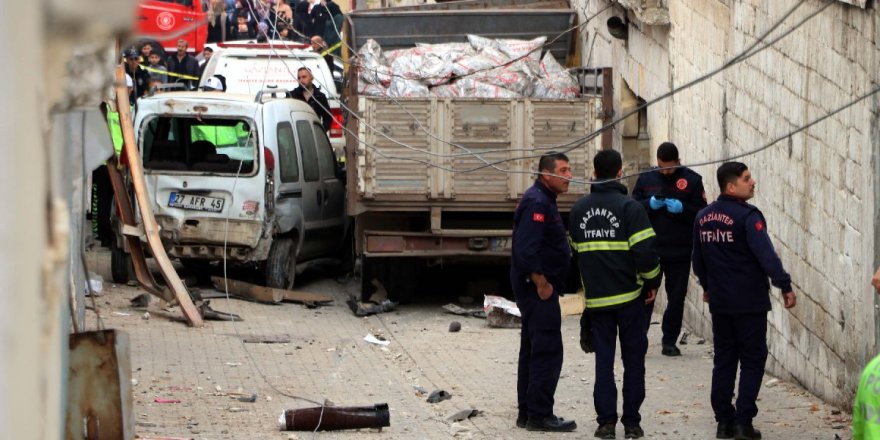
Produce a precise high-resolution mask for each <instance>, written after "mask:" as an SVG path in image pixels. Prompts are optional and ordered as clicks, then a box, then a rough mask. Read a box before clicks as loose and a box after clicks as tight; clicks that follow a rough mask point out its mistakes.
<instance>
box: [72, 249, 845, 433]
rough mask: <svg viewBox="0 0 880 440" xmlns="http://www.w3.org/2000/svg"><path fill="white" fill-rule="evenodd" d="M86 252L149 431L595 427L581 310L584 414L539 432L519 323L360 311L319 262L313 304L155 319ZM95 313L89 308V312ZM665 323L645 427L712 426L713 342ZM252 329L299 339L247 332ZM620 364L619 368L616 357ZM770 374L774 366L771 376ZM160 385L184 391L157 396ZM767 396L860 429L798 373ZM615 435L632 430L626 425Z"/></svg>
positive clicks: (780, 405)
mask: <svg viewBox="0 0 880 440" xmlns="http://www.w3.org/2000/svg"><path fill="white" fill-rule="evenodd" d="M88 260H89V264H90V268H91V269H92V270H93V271H95V272H97V273H99V274H101V275H102V276H104V278H105V279H106V280H107V281H105V290H104V292H103V295H102V296H101V297H100V298H99V299H98V305H99V307H100V309H101V312H102V314H103V317H104V321H105V323H106V325H107V326H108V327H111V328H116V329H119V330H123V331H126V332H128V333H129V335H130V338H131V350H132V353H131V356H132V366H133V367H132V368H133V369H134V371H133V372H132V377H133V378H134V380H135V381H136V384H135V386H134V387H133V390H134V396H135V415H136V422H137V425H136V432H137V434H138V436H139V437H140V438H153V439H158V438H175V439H176V438H182V439H190V438H191V439H206V440H207V439H242V440H246V439H282V440H284V439H311V438H334V439H335V438H341V439H348V438H370V439H447V438H474V439H526V438H570V439H576V438H583V439H590V438H593V431H594V430H595V427H596V426H595V412H594V410H593V404H592V381H593V374H594V370H593V358H592V355H589V356H588V355H586V354H584V353H583V352H581V351H580V348H579V346H578V342H577V335H578V318H577V317H566V318H565V319H563V329H562V332H563V336H564V344H565V363H564V365H563V369H562V377H561V379H560V382H559V387H558V390H557V393H556V412H557V413H558V414H559V415H561V416H564V417H566V418H569V419H575V420H577V422H578V425H579V427H578V430H577V431H575V432H573V433H567V434H548V433H532V432H527V431H525V430H521V429H518V428H516V427H515V426H514V420H515V418H516V404H515V402H516V386H515V384H516V358H517V351H518V341H519V330H516V329H495V328H489V327H487V326H486V321H485V320H483V319H478V318H468V317H462V316H455V315H450V314H447V313H445V312H444V311H443V310H442V309H441V306H442V302H437V301H435V303H431V304H424V303H420V304H416V305H407V306H402V307H399V308H398V309H397V310H396V311H393V312H389V313H385V314H381V315H374V316H370V317H366V318H357V317H355V316H354V315H353V314H352V313H351V311H350V310H349V308H348V306H347V305H346V304H345V299H347V298H348V297H349V296H350V295H354V294H355V292H356V291H357V289H358V286H359V282H358V281H357V280H348V281H346V282H343V283H340V282H337V281H336V280H335V279H333V278H332V277H325V278H322V277H321V276H320V275H311V276H308V277H307V278H308V279H305V280H304V282H303V284H302V285H301V286H298V289H300V290H303V291H308V292H314V293H322V294H328V295H331V296H333V298H334V299H335V301H334V302H333V304H332V305H330V306H326V307H320V308H317V309H309V308H306V307H305V306H302V305H299V304H282V305H277V306H272V305H261V304H255V303H249V302H244V301H239V300H226V299H214V300H211V307H212V308H214V309H215V310H219V311H224V312H231V313H237V314H239V315H241V317H242V318H243V319H244V321H243V322H237V323H231V322H216V321H212V322H208V323H207V325H206V326H205V327H204V328H198V329H194V328H188V327H186V326H185V325H184V324H182V323H180V322H176V321H173V320H170V319H169V317H168V316H169V314H168V313H167V312H165V311H163V310H161V309H160V308H159V307H158V306H157V304H156V302H155V301H154V302H153V304H151V306H150V308H149V310H148V312H149V319H144V314H145V313H146V312H145V311H144V310H138V309H132V308H131V307H130V306H129V300H130V299H131V298H133V297H135V296H136V295H138V294H140V293H142V291H141V290H139V289H137V288H134V287H128V286H119V285H114V284H112V283H111V282H110V281H109V279H110V274H109V254H107V253H106V252H93V253H90V254H89V256H88ZM205 290H207V289H205ZM452 297H455V296H452ZM438 301H442V300H438ZM89 315H90V316H92V317H93V316H94V315H93V314H91V313H89ZM655 318H657V317H656V316H655ZM452 321H459V322H461V324H462V329H461V331H460V332H457V333H450V332H449V331H448V328H449V324H450V322H452ZM94 325H95V323H94V319H93V318H90V321H89V326H90V327H91V328H93V327H94ZM657 327H659V326H654V327H652V330H651V334H650V340H651V346H650V347H649V351H648V357H647V361H646V362H647V371H648V373H647V378H646V382H647V387H648V389H647V398H646V400H645V404H644V405H643V407H642V417H643V421H642V426H643V428H644V429H645V432H646V437H645V438H648V439H712V438H714V434H715V423H714V421H713V419H712V413H711V408H710V405H709V400H708V399H709V386H710V378H711V370H712V361H711V350H712V348H711V345H710V344H709V343H708V342H706V343H704V344H698V342H699V341H698V338H697V337H694V336H691V337H690V338H689V342H690V343H689V344H688V345H683V346H682V352H683V356H682V357H679V358H668V357H664V356H661V355H660V354H659V352H660V346H659V343H660V342H659V338H660V335H659V328H657ZM368 334H374V335H381V336H384V337H385V338H387V339H388V340H389V341H390V344H389V345H388V346H387V347H382V346H379V345H375V344H371V343H369V342H366V341H365V340H364V337H365V336H366V335H368ZM246 338H269V339H271V338H275V339H279V338H281V339H283V338H287V339H289V342H287V343H245V342H243V340H244V339H246ZM616 368H617V377H618V380H619V379H620V377H621V372H622V366H621V365H620V363H619V361H618V363H617V367H616ZM771 379H772V378H771V377H766V378H765V382H766V381H770V380H771ZM620 386H621V384H620V383H618V387H620ZM419 389H424V390H425V391H427V392H428V393H430V392H431V391H433V390H437V389H443V390H446V391H447V392H449V393H450V394H451V395H452V398H451V399H449V400H445V401H442V402H440V403H436V404H430V403H427V402H426V397H427V396H426V395H420V392H419V391H418V390H419ZM252 394H256V395H257V399H256V402H253V403H249V402H241V401H239V399H238V398H239V397H243V396H250V395H252ZM291 396H299V397H303V398H306V399H309V400H311V401H313V402H317V403H320V402H323V401H324V400H325V399H326V400H329V401H331V402H332V403H334V404H336V405H339V406H362V405H372V404H374V403H383V402H385V403H388V404H389V406H390V409H391V426H390V427H388V428H384V429H383V430H381V431H378V430H375V429H373V430H358V431H335V432H319V433H311V432H282V431H279V428H278V418H279V415H280V414H281V413H282V411H283V410H284V409H289V408H303V407H309V406H315V404H314V403H309V402H307V401H304V400H301V399H297V398H294V397H291ZM157 399H159V401H162V399H171V400H179V401H180V403H157ZM759 407H760V410H761V412H760V414H759V415H758V418H757V419H756V421H755V424H756V426H757V427H758V428H759V429H761V430H762V431H763V433H764V438H765V439H817V440H833V439H835V434H837V435H839V436H840V438H841V439H844V440H846V439H849V438H850V437H851V435H850V431H849V415H848V414H847V413H846V412H843V413H841V412H839V411H838V410H837V409H836V408H834V407H831V406H828V405H825V404H823V403H822V402H821V401H820V400H819V399H818V398H816V397H815V396H812V395H810V394H809V393H807V392H805V391H804V390H803V389H801V388H799V387H797V386H795V385H792V384H788V383H784V382H779V383H774V384H772V386H765V387H764V388H763V389H762V391H761V400H760V402H759ZM465 408H476V409H478V410H480V414H479V415H478V416H476V417H473V418H471V419H468V420H465V421H462V422H451V421H449V420H447V417H448V416H449V415H451V414H453V413H455V412H457V411H458V410H461V409H465ZM618 438H623V428H622V427H620V426H618Z"/></svg>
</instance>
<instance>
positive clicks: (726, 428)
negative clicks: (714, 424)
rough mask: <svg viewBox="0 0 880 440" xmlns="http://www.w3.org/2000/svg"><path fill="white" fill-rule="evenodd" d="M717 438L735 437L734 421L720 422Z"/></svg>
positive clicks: (716, 433)
mask: <svg viewBox="0 0 880 440" xmlns="http://www.w3.org/2000/svg"><path fill="white" fill-rule="evenodd" d="M715 438H733V422H718V430H717V431H715Z"/></svg>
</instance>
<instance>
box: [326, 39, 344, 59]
mask: <svg viewBox="0 0 880 440" xmlns="http://www.w3.org/2000/svg"><path fill="white" fill-rule="evenodd" d="M340 47H342V42H341V41H340V42H338V43H336V44H334V45H332V46H330V48H328V49H327V50H325V51H323V52H321V56H322V57H325V56H327V55H329V54H330V52H333V51H334V50H336V49H339V48H340Z"/></svg>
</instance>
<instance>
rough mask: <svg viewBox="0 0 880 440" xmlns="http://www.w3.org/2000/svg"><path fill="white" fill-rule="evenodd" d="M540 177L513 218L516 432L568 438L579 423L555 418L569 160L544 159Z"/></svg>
mask: <svg viewBox="0 0 880 440" xmlns="http://www.w3.org/2000/svg"><path fill="white" fill-rule="evenodd" d="M538 172H539V174H538V178H537V179H535V183H534V185H532V187H531V188H529V189H528V190H526V192H525V194H523V197H522V199H521V200H520V202H519V204H518V205H517V207H516V210H515V211H514V214H513V235H512V238H511V242H512V249H511V264H510V284H511V287H512V288H513V295H514V298H515V299H516V305H517V307H519V310H520V312H521V313H522V330H521V331H520V345H519V364H518V369H517V383H516V394H517V406H518V408H519V415H518V416H517V419H516V426H517V427H520V428H526V429H527V430H529V431H555V432H569V431H574V430H575V429H577V423H575V421H574V420H565V419H563V418H561V417H557V416H556V415H555V414H554V413H553V406H554V394H555V393H556V386H557V385H558V383H559V375H560V372H561V370H562V358H563V348H562V333H561V325H562V318H561V316H562V314H561V311H560V308H559V294H560V293H561V292H563V291H564V289H565V285H564V284H565V278H566V275H567V273H568V269H569V263H570V260H571V247H570V246H569V244H568V235H567V234H566V230H565V223H563V222H562V217H561V216H560V215H559V208H558V207H557V204H556V198H557V196H558V195H559V194H562V193H565V192H567V191H568V187H569V182H570V181H571V167H570V165H569V160H568V157H566V156H565V154H562V153H554V152H550V153H547V154H544V155H543V156H541V159H540V160H539V161H538Z"/></svg>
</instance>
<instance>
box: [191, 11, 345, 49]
mask: <svg viewBox="0 0 880 440" xmlns="http://www.w3.org/2000/svg"><path fill="white" fill-rule="evenodd" d="M342 18H343V15H342V10H341V9H340V8H339V5H337V4H336V3H334V2H333V0H297V1H288V2H284V1H281V0H211V1H210V4H209V7H208V24H207V26H208V42H209V43H220V42H224V41H235V40H248V39H256V40H257V41H265V40H270V39H271V40H289V41H295V42H298V43H310V42H311V39H312V37H315V36H319V37H321V38H322V39H323V40H324V41H326V42H327V43H328V44H329V45H330V46H333V45H335V44H336V43H338V42H339V41H340V34H341V32H342Z"/></svg>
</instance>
